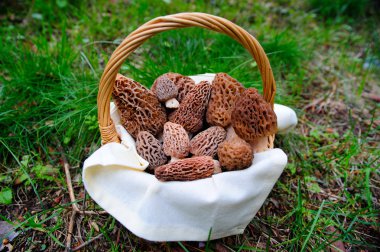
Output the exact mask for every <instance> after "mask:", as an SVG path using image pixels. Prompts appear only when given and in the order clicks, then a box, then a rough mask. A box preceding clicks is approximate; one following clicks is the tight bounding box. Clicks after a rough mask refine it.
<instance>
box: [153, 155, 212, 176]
mask: <svg viewBox="0 0 380 252" xmlns="http://www.w3.org/2000/svg"><path fill="white" fill-rule="evenodd" d="M215 165H216V164H215V162H214V160H213V159H212V157H209V156H201V157H192V158H185V159H181V160H178V161H175V162H173V163H169V164H166V165H162V166H159V167H157V168H156V169H155V170H154V175H155V176H156V178H157V179H158V180H161V181H191V180H196V179H203V178H207V177H211V176H212V174H213V173H214V170H217V168H216V167H215Z"/></svg>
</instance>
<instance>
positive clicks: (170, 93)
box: [151, 75, 179, 108]
mask: <svg viewBox="0 0 380 252" xmlns="http://www.w3.org/2000/svg"><path fill="white" fill-rule="evenodd" d="M151 90H152V92H153V93H154V94H155V95H156V96H157V98H158V100H159V101H160V102H164V103H165V106H166V107H167V108H178V106H179V102H178V101H177V99H176V97H177V95H178V88H177V86H176V85H175V84H174V82H173V81H172V80H170V79H169V78H168V77H167V76H165V75H162V76H160V77H158V78H157V79H156V80H155V81H154V83H153V85H152V88H151Z"/></svg>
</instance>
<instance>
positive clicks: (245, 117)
mask: <svg viewBox="0 0 380 252" xmlns="http://www.w3.org/2000/svg"><path fill="white" fill-rule="evenodd" d="M232 126H233V128H234V129H235V132H236V134H237V135H238V136H239V137H241V138H242V139H244V140H245V141H247V142H248V143H250V144H253V143H254V142H255V141H256V139H257V138H259V137H265V136H270V135H273V134H275V133H276V131H277V117H276V114H275V113H274V111H273V109H272V106H271V105H270V104H269V103H268V102H266V101H265V100H264V98H263V97H262V96H261V95H260V94H259V93H258V92H257V90H256V89H254V88H248V89H246V90H245V91H244V92H243V93H242V94H241V95H240V97H239V98H238V99H237V101H236V103H235V108H234V110H233V112H232Z"/></svg>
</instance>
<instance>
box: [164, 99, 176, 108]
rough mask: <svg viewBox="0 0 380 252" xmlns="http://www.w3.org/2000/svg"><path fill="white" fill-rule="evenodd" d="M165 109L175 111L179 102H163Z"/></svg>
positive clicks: (174, 100) (172, 100)
mask: <svg viewBox="0 0 380 252" xmlns="http://www.w3.org/2000/svg"><path fill="white" fill-rule="evenodd" d="M165 107H167V108H171V109H175V108H178V107H179V102H178V101H177V99H176V98H171V99H169V100H167V101H166V102H165Z"/></svg>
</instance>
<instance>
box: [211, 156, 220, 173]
mask: <svg viewBox="0 0 380 252" xmlns="http://www.w3.org/2000/svg"><path fill="white" fill-rule="evenodd" d="M213 161H214V174H218V173H221V172H222V168H221V167H220V163H219V161H218V160H215V159H214V160H213Z"/></svg>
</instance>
